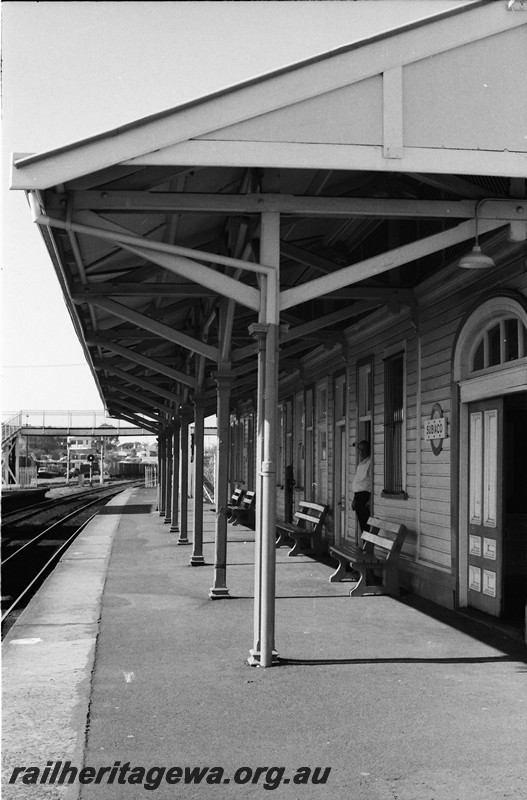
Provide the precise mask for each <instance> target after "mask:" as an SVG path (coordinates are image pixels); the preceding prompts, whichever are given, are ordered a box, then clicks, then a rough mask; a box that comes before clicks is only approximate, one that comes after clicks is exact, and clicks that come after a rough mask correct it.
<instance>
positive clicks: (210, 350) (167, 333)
mask: <svg viewBox="0 0 527 800" xmlns="http://www.w3.org/2000/svg"><path fill="white" fill-rule="evenodd" d="M73 302H74V303H77V304H81V303H89V304H90V305H94V306H98V307H99V308H104V309H106V311H109V312H110V313H111V314H114V315H115V316H116V317H120V318H121V319H124V320H126V321H127V322H131V323H132V324H133V325H137V326H139V327H140V328H145V329H146V330H147V331H151V332H152V333H155V334H157V335H158V336H160V337H161V338H162V339H167V340H168V341H169V342H174V344H177V345H179V346H180V347H184V348H186V349H187V350H190V351H191V352H193V353H199V355H202V356H205V357H206V358H210V359H211V360H212V361H218V358H219V350H218V348H217V347H213V346H212V345H210V344H206V343H205V342H200V341H199V340H198V339H194V338H193V337H192V336H188V335H187V334H186V333H183V332H182V331H178V330H175V329H174V328H171V327H170V326H169V325H165V324H164V323H163V322H158V320H155V319H152V318H151V317H147V316H146V315H145V314H141V313H139V312H138V311H134V310H133V309H132V308H128V306H124V305H123V304H122V303H117V302H116V301H115V300H110V299H108V298H107V297H83V296H82V295H73Z"/></svg>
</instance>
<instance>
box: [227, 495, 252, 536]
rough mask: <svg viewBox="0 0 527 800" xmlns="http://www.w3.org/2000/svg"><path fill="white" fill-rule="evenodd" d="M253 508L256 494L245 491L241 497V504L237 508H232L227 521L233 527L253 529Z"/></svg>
mask: <svg viewBox="0 0 527 800" xmlns="http://www.w3.org/2000/svg"><path fill="white" fill-rule="evenodd" d="M255 506H256V492H253V491H247V492H245V494H244V495H243V497H242V499H241V502H240V504H239V505H238V506H234V507H233V508H232V511H231V516H230V517H229V521H230V522H231V523H232V524H233V525H246V526H247V527H248V528H254V525H255V511H256V510H255Z"/></svg>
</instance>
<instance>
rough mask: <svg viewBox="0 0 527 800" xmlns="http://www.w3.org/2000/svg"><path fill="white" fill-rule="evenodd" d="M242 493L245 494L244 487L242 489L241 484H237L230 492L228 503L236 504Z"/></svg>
mask: <svg viewBox="0 0 527 800" xmlns="http://www.w3.org/2000/svg"><path fill="white" fill-rule="evenodd" d="M244 494H245V489H242V488H241V486H238V487H237V488H236V489H235V490H234V491H233V493H232V497H231V502H230V505H231V506H237V505H238V504H239V503H240V501H241V499H242V497H243V496H244Z"/></svg>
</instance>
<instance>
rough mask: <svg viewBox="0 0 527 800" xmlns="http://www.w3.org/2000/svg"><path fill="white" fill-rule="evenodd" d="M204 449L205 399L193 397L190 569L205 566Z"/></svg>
mask: <svg viewBox="0 0 527 800" xmlns="http://www.w3.org/2000/svg"><path fill="white" fill-rule="evenodd" d="M204 447H205V397H204V396H202V395H200V394H196V395H195V397H194V535H193V539H194V549H193V552H192V556H191V558H190V566H191V567H201V566H203V565H204V564H205V559H204V557H203V450H204Z"/></svg>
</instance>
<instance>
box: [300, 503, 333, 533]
mask: <svg viewBox="0 0 527 800" xmlns="http://www.w3.org/2000/svg"><path fill="white" fill-rule="evenodd" d="M327 513H328V507H327V506H324V505H321V504H320V503H310V502H308V501H307V500H301V501H300V502H299V504H298V511H296V512H295V522H296V524H297V525H298V527H299V528H306V530H308V531H309V532H310V533H312V532H314V533H320V532H321V531H322V527H323V525H324V522H325V521H326V515H327ZM308 526H309V527H308Z"/></svg>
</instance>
